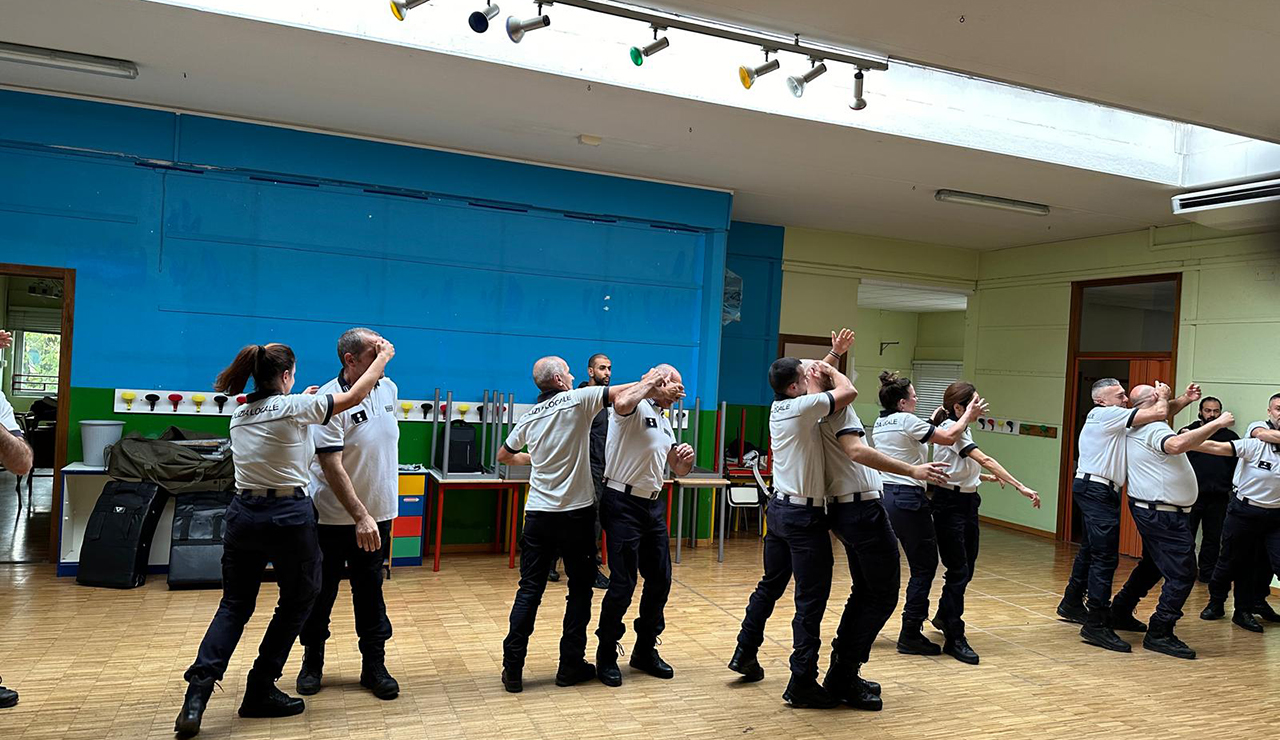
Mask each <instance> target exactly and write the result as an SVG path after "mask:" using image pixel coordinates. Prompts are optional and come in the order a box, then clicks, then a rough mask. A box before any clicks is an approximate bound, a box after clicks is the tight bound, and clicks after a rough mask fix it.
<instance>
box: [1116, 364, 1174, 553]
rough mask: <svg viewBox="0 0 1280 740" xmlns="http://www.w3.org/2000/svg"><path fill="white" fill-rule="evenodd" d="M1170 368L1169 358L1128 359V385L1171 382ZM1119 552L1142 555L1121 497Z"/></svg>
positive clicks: (1128, 512) (1129, 513)
mask: <svg viewBox="0 0 1280 740" xmlns="http://www.w3.org/2000/svg"><path fill="white" fill-rule="evenodd" d="M1172 369H1173V362H1172V361H1171V360H1130V361H1129V387H1130V388H1133V387H1134V386H1138V385H1155V384H1156V381H1157V380H1159V381H1162V382H1164V383H1172V382H1173V378H1172V377H1171V376H1170V374H1171V372H1172ZM1126 495H1127V494H1126ZM1120 554H1121V555H1129V556H1131V557H1135V558H1140V557H1142V538H1141V537H1140V536H1139V535H1138V526H1137V525H1136V524H1134V523H1133V514H1132V513H1131V512H1130V511H1129V503H1128V501H1126V500H1125V499H1124V498H1123V497H1122V498H1121V506H1120Z"/></svg>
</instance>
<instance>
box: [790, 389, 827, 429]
mask: <svg viewBox="0 0 1280 740" xmlns="http://www.w3.org/2000/svg"><path fill="white" fill-rule="evenodd" d="M798 400H799V408H798V411H799V412H800V417H801V418H802V419H804V420H805V421H807V422H810V423H813V424H817V423H818V422H820V421H822V420H823V418H825V417H827V416H830V415H831V414H833V413H835V410H836V397H835V396H833V395H831V391H823V392H822V393H810V394H809V395H807V396H801V397H800V398H799V399H798Z"/></svg>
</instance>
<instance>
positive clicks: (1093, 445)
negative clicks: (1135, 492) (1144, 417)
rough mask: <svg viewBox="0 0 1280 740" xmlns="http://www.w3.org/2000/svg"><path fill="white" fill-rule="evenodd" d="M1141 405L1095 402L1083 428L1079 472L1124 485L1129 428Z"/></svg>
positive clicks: (1078, 461)
mask: <svg viewBox="0 0 1280 740" xmlns="http://www.w3.org/2000/svg"><path fill="white" fill-rule="evenodd" d="M1137 415H1138V410H1137V409H1127V408H1125V407H1123V406H1095V407H1094V408H1092V409H1090V410H1089V415H1088V416H1086V417H1085V419H1084V428H1083V429H1081V430H1080V457H1079V458H1078V459H1077V460H1076V473H1077V474H1078V473H1089V474H1090V475H1100V476H1102V477H1103V478H1106V479H1108V480H1110V481H1111V482H1112V483H1115V484H1116V485H1117V486H1123V485H1124V482H1125V476H1126V475H1127V472H1126V470H1125V460H1124V448H1125V432H1126V431H1127V430H1128V429H1129V427H1131V426H1133V418H1134V417H1135V416H1137Z"/></svg>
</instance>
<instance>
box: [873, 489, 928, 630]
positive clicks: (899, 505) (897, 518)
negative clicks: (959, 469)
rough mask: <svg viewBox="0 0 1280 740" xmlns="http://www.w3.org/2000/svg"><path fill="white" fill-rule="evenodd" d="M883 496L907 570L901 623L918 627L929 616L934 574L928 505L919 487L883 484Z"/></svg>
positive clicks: (923, 492)
mask: <svg viewBox="0 0 1280 740" xmlns="http://www.w3.org/2000/svg"><path fill="white" fill-rule="evenodd" d="M884 496H885V509H886V510H887V511H888V514H889V521H890V522H892V523H893V532H894V534H895V535H897V537H898V541H899V542H901V543H902V551H903V552H904V553H905V554H906V556H907V567H908V568H909V569H910V571H911V575H910V576H909V577H908V578H907V595H906V599H905V600H904V601H903V604H902V624H903V626H904V627H914V628H919V626H920V625H922V624H924V620H925V619H927V618H928V616H929V588H930V586H931V585H932V584H933V577H934V575H936V574H937V572H938V535H937V531H936V530H935V529H934V525H933V511H932V509H931V507H930V503H931V502H930V500H929V497H928V496H927V495H926V494H925V489H924V488H921V487H919V486H902V485H897V484H893V483H886V484H885V487H884Z"/></svg>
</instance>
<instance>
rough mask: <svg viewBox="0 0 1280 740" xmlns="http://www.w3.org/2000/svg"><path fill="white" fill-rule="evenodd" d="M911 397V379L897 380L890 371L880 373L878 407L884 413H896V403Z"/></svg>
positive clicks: (896, 375)
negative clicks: (882, 409)
mask: <svg viewBox="0 0 1280 740" xmlns="http://www.w3.org/2000/svg"><path fill="white" fill-rule="evenodd" d="M910 397H911V379H910V378H899V377H898V374H897V373H895V372H893V371H892V370H885V371H884V372H882V373H880V406H881V407H883V408H884V410H885V411H889V412H896V411H897V410H898V402H899V401H905V400H907V399H908V398H910Z"/></svg>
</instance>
